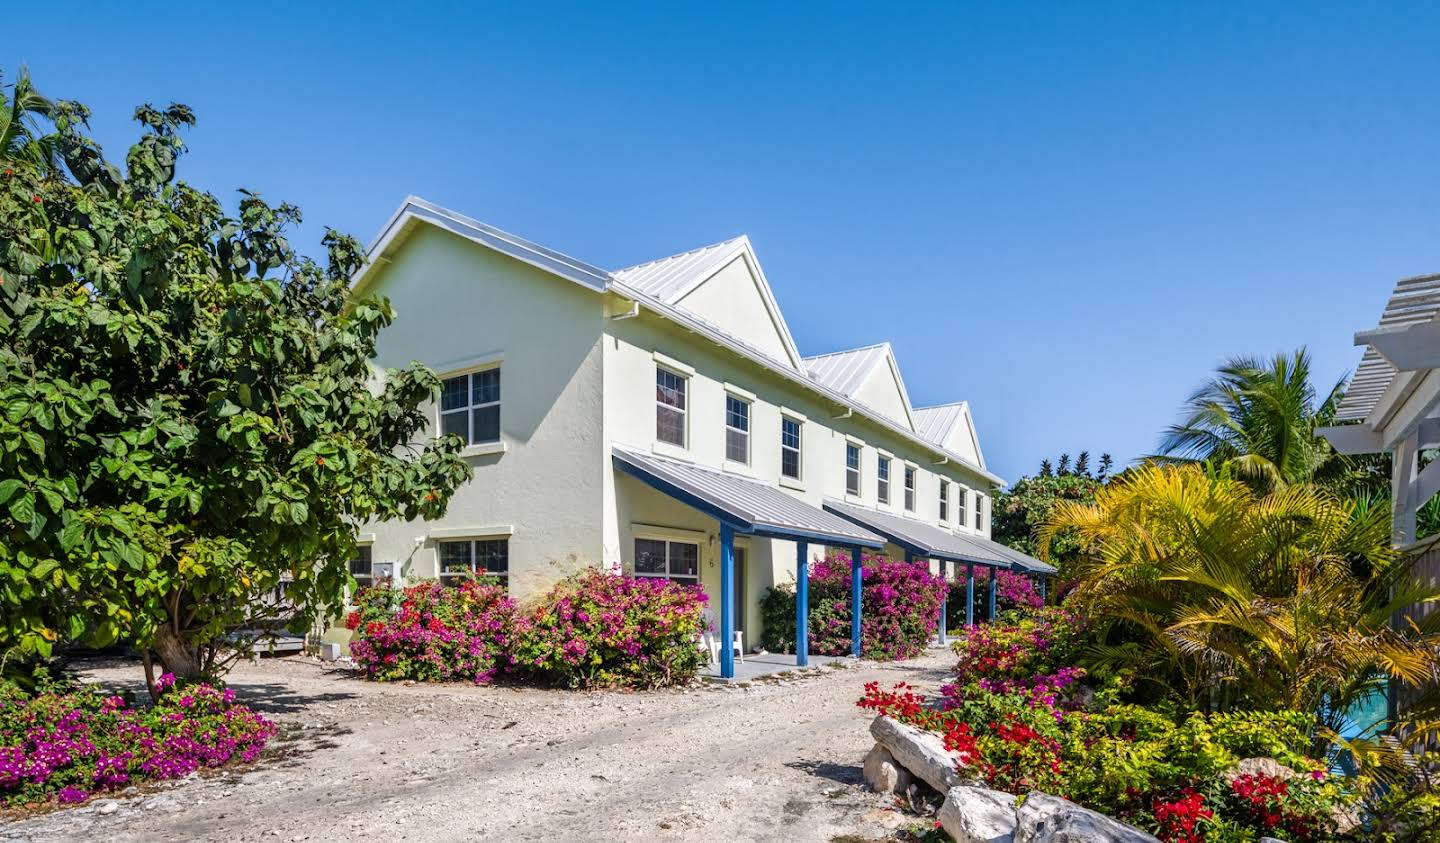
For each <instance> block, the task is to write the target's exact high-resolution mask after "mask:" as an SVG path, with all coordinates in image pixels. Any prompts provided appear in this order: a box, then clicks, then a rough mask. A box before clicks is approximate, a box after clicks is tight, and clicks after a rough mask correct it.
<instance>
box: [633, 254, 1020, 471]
mask: <svg viewBox="0 0 1440 843" xmlns="http://www.w3.org/2000/svg"><path fill="white" fill-rule="evenodd" d="M613 285H614V288H615V291H616V292H618V293H619V294H620V295H622V296H625V297H626V298H630V299H637V300H639V301H642V302H644V303H645V306H646V308H648V309H649V310H651V311H653V312H654V313H655V314H656V315H658V316H661V317H663V318H665V319H668V320H669V321H671V322H674V323H676V324H678V325H679V326H680V327H682V328H684V329H686V330H687V331H690V332H691V333H694V334H699V335H700V336H703V337H705V338H706V339H708V340H710V341H711V342H713V343H715V344H716V345H719V346H721V347H723V348H726V349H728V350H730V351H732V352H734V353H735V354H738V355H740V356H741V357H744V358H746V359H748V360H750V361H751V362H752V363H755V364H756V365H758V366H760V367H762V368H765V369H768V370H770V371H771V372H774V373H775V374H777V375H780V376H781V377H783V378H785V379H786V380H788V381H790V382H791V383H794V384H797V385H799V386H801V387H804V388H805V389H806V390H808V391H810V392H813V393H815V394H817V395H819V396H820V397H822V398H824V399H825V400H827V401H831V402H834V403H836V404H839V405H840V406H841V407H845V408H847V409H850V410H853V411H854V412H855V413H857V414H859V415H861V416H863V417H865V418H866V419H868V420H870V421H872V422H874V423H875V424H878V425H880V426H881V427H883V428H885V429H886V430H889V431H890V432H892V433H894V434H896V435H897V436H900V437H901V438H902V439H904V440H906V441H907V442H911V443H913V444H916V445H919V446H921V447H922V448H924V449H925V450H927V451H929V452H931V453H933V454H937V455H939V456H943V457H949V458H950V459H951V460H952V461H953V462H956V463H959V464H960V465H961V466H964V467H965V468H966V469H968V470H969V471H972V472H974V473H976V474H978V475H980V476H981V477H983V478H985V479H986V480H989V481H990V482H991V483H994V484H995V485H996V486H1000V487H1004V486H1005V485H1006V482H1005V478H1003V477H1001V476H1000V475H998V474H994V473H992V472H990V471H988V470H986V469H985V468H982V467H981V466H978V465H976V464H975V463H973V462H971V461H970V460H967V459H965V458H964V457H962V456H960V455H959V454H955V453H951V452H950V451H949V450H947V449H945V448H944V447H942V446H940V445H937V444H935V443H934V442H931V441H929V440H926V439H922V438H920V436H919V435H918V434H916V433H915V432H914V431H913V430H906V429H905V428H903V427H901V426H900V425H898V424H896V423H895V422H893V421H891V420H890V419H887V418H885V417H884V416H882V415H880V414H879V413H877V412H875V411H874V410H871V409H869V408H868V407H866V406H865V405H863V404H858V403H856V402H854V401H852V400H851V399H850V398H848V397H846V396H845V395H842V394H841V393H839V392H836V391H835V390H833V389H830V388H829V387H826V386H825V385H823V384H820V383H816V382H815V381H813V380H811V379H810V378H807V377H804V376H803V375H801V374H800V373H799V372H795V371H792V370H790V369H789V368H786V367H784V366H777V365H776V363H778V362H779V361H778V360H771V359H770V358H769V357H767V356H766V355H764V354H761V353H759V352H757V351H754V350H752V349H750V348H748V347H746V346H743V345H740V344H738V343H736V342H735V341H734V340H732V339H731V338H730V337H728V336H726V335H725V334H724V333H722V332H720V331H717V330H716V329H714V328H713V327H711V326H710V325H709V324H707V323H705V322H703V321H701V320H699V319H694V318H691V317H690V316H687V315H686V314H685V313H683V312H681V311H679V310H677V309H675V308H673V307H671V306H669V305H667V304H665V303H664V302H662V301H660V300H659V299H656V298H654V297H652V296H649V295H646V294H645V293H642V292H640V291H639V290H637V289H635V288H634V287H630V286H628V285H626V284H625V283H624V282H622V281H619V280H616V281H614V282H613Z"/></svg>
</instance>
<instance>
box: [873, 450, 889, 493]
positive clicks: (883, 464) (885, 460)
mask: <svg viewBox="0 0 1440 843" xmlns="http://www.w3.org/2000/svg"><path fill="white" fill-rule="evenodd" d="M875 496H876V497H877V498H878V499H879V500H880V502H881V503H889V502H890V458H889V457H881V458H880V463H879V465H878V466H877V467H876V469H875Z"/></svg>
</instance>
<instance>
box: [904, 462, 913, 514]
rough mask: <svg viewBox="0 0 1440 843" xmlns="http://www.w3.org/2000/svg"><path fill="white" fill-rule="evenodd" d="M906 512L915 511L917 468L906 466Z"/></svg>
mask: <svg viewBox="0 0 1440 843" xmlns="http://www.w3.org/2000/svg"><path fill="white" fill-rule="evenodd" d="M905 511H906V512H914V511H915V467H914V466H912V465H907V466H905Z"/></svg>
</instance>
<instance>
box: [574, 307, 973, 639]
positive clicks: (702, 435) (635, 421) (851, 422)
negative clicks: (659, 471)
mask: <svg viewBox="0 0 1440 843" xmlns="http://www.w3.org/2000/svg"><path fill="white" fill-rule="evenodd" d="M616 309H619V308H616ZM605 330H606V334H607V336H606V338H605V341H604V343H603V346H604V357H605V362H604V370H605V384H606V388H605V396H604V405H605V434H604V435H605V439H606V441H607V442H610V443H614V444H620V445H624V446H627V447H632V448H638V449H642V450H649V451H652V452H654V453H657V454H660V455H662V456H670V457H676V458H680V459H687V460H693V461H695V462H698V463H700V464H703V465H707V466H710V467H713V468H720V469H723V470H726V471H731V472H734V473H736V474H740V475H743V476H747V477H751V478H754V479H758V480H761V481H764V482H767V483H771V484H776V485H779V486H780V487H781V488H784V489H786V490H787V491H789V492H790V493H791V494H794V495H796V496H798V497H800V498H802V499H803V500H805V501H807V502H809V503H811V504H813V505H815V506H820V505H821V504H822V503H823V501H824V499H825V498H827V497H828V498H845V499H848V500H851V501H853V502H858V503H862V504H864V505H867V506H876V505H877V497H876V492H877V484H876V472H877V466H878V460H879V457H880V455H881V452H882V451H883V452H884V453H886V454H888V455H889V456H891V458H892V463H891V493H890V503H889V505H888V506H886V507H884V508H886V509H889V510H891V511H894V512H903V501H904V492H903V480H904V475H903V466H904V464H905V463H907V462H909V463H911V464H913V465H914V466H915V467H916V469H917V495H916V512H915V517H916V518H917V519H920V520H923V521H926V522H927V523H931V524H936V523H938V516H939V499H938V494H939V483H940V479H941V477H945V478H946V479H948V480H950V481H951V482H952V483H954V484H955V485H954V486H952V498H951V508H950V519H949V525H948V526H949V527H950V528H952V529H955V528H958V529H960V530H961V531H962V532H969V533H975V531H974V529H973V526H974V522H973V520H972V519H973V515H972V516H971V518H967V520H966V523H965V524H964V525H963V526H960V525H958V524H957V510H956V500H957V499H958V494H959V491H960V490H961V489H967V490H968V489H975V488H977V487H979V488H983V487H985V486H986V483H985V481H984V480H983V478H981V477H980V476H979V475H977V474H975V473H974V472H972V471H970V470H969V469H967V468H965V467H964V466H962V465H960V464H958V463H949V464H947V465H937V464H936V463H935V459H934V457H933V456H931V455H930V454H928V453H926V452H925V450H924V449H922V448H920V447H918V446H916V445H914V444H912V443H910V442H908V441H906V440H905V439H903V438H902V437H900V436H897V435H896V434H894V433H893V432H891V431H889V430H887V429H885V428H884V427H882V426H880V425H877V424H875V423H873V422H870V421H867V420H865V419H863V418H861V417H859V416H853V415H852V416H851V417H849V418H836V416H837V415H842V414H843V411H842V410H841V409H840V408H839V407H838V406H836V405H834V404H832V403H829V402H826V401H824V400H823V399H820V398H819V397H818V396H815V395H813V393H810V392H809V391H808V390H804V389H802V388H800V387H798V386H796V385H794V384H792V383H788V382H787V381H786V380H785V379H783V378H781V377H780V376H778V375H776V374H775V373H773V372H770V371H768V370H767V369H764V368H762V367H761V366H759V365H756V364H754V363H751V362H749V361H747V360H745V359H743V358H740V357H738V356H737V355H735V354H733V353H731V352H730V351H728V350H727V349H723V348H721V347H719V346H716V345H714V344H711V343H708V342H706V341H704V340H702V339H700V338H698V337H696V336H695V335H693V334H689V333H687V332H685V331H683V330H681V329H680V328H678V327H676V326H674V325H673V324H672V323H670V322H668V321H666V320H663V319H661V318H660V317H657V316H655V315H653V314H649V313H645V312H642V314H641V316H639V317H637V318H632V319H624V320H610V321H609V322H607V324H606V326H605ZM657 366H663V367H665V368H669V369H672V370H675V371H677V372H678V373H680V374H682V375H686V376H687V377H688V386H687V403H688V410H687V419H686V423H687V445H686V447H685V448H676V447H675V446H672V445H669V444H668V443H663V442H659V441H657V440H656V438H655V413H656V410H655V406H656V405H655V370H656V367H657ZM727 394H735V395H737V396H739V397H742V398H744V399H746V400H749V401H750V402H751V409H750V461H749V463H748V464H735V463H731V462H729V461H727V460H726V459H725V424H724V413H725V398H726V395H727ZM782 413H785V414H789V415H792V416H796V417H800V418H802V419H803V420H804V424H803V426H802V442H803V446H802V453H801V480H800V481H799V482H798V483H796V482H793V481H790V480H788V479H784V478H781V476H780V421H781V416H782ZM852 441H855V442H859V443H860V444H861V489H860V495H859V496H858V497H855V496H847V495H846V494H845V446H846V444H847V442H852ZM605 500H606V503H605V505H604V506H603V508H602V509H603V513H604V525H603V529H604V535H605V539H604V548H605V550H604V554H605V560H606V562H607V563H618V564H620V565H622V566H623V567H624V568H625V569H627V570H630V569H632V567H633V564H634V550H633V548H634V538H635V535H636V533H637V531H638V532H644V533H647V534H652V533H654V532H655V531H656V530H660V531H663V530H664V529H666V528H669V529H673V530H679V531H695V532H696V534H698V535H703V537H704V544H703V545H702V548H701V567H702V582H703V583H704V585H705V586H706V589H707V591H708V593H709V594H711V595H712V603H713V604H715V605H716V606H717V607H718V597H717V595H718V586H719V580H718V573H717V571H718V567H717V566H718V524H717V522H715V521H714V520H713V519H710V518H708V517H707V516H703V515H701V514H700V513H698V512H696V511H695V510H693V509H690V508H689V507H687V506H685V505H683V504H680V503H678V502H676V501H674V500H672V499H670V498H668V497H666V496H664V495H662V494H660V493H658V492H655V491H653V490H651V489H650V488H649V487H647V486H645V485H644V484H643V483H640V482H639V481H637V480H635V479H633V478H631V477H628V476H626V475H621V474H619V473H618V472H615V471H613V470H612V471H610V472H607V474H606V478H605ZM969 500H970V504H969V505H972V506H973V494H972V495H971V497H970V498H969ZM967 514H968V513H967ZM637 525H643V526H637ZM748 541H749V547H750V548H751V550H750V556H749V563H748V570H747V576H746V581H745V588H746V592H747V593H746V594H745V595H744V598H745V602H746V607H745V611H746V613H747V615H748V616H749V618H751V619H754V618H756V617H757V616H758V608H757V604H758V601H759V600H760V598H761V597H763V596H764V593H765V591H764V590H765V587H767V586H770V585H775V584H779V583H788V582H793V581H794V571H795V549H794V545H793V544H792V543H790V542H784V541H777V540H769V539H756V538H751V539H749V540H748ZM890 551H891V552H892V553H893V554H894V555H896V556H897V557H899V556H903V552H901V551H900V550H899V549H898V548H893V547H892V548H890ZM823 553H824V548H822V547H818V546H817V547H812V548H811V556H812V557H817V556H819V555H821V554H823ZM747 626H748V627H749V630H748V631H749V634H750V635H751V636H752V640H753V637H754V636H755V635H757V634H758V623H756V622H755V621H754V620H751V621H750V622H749V623H748V624H747Z"/></svg>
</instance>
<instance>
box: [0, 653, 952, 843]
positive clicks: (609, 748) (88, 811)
mask: <svg viewBox="0 0 1440 843" xmlns="http://www.w3.org/2000/svg"><path fill="white" fill-rule="evenodd" d="M951 661H952V657H951V656H949V655H948V654H946V653H944V652H937V651H932V653H931V654H928V655H926V656H923V657H921V658H919V659H915V660H912V661H909V662H905V663H901V664H889V665H880V664H874V663H869V662H862V663H860V664H859V665H856V666H853V667H849V668H846V669H828V670H825V671H823V672H819V673H817V674H812V675H809V676H806V677H803V678H797V679H789V680H783V681H773V682H766V681H761V682H755V683H752V684H750V685H749V686H748V687H726V686H715V685H703V686H700V687H697V688H692V689H689V690H668V691H658V692H648V693H633V694H630V693H611V692H607V693H574V692H565V691H554V690H542V689H534V688H503V687H501V688H476V687H469V686H461V685H440V686H435V685H422V684H413V685H397V684H377V683H371V682H365V681H363V680H359V679H355V678H353V677H352V676H351V675H350V674H349V673H348V672H347V671H345V670H344V669H341V668H339V667H337V666H336V665H332V664H324V663H320V662H317V661H313V660H310V659H306V658H286V659H264V660H261V661H260V662H258V663H254V664H248V663H247V664H241V665H240V666H238V667H237V668H236V669H235V670H234V671H233V672H232V673H231V675H230V679H229V681H230V686H231V687H232V688H234V689H235V690H236V692H237V693H238V694H239V696H240V698H241V699H242V701H244V702H247V703H249V704H250V705H252V706H254V707H255V708H257V709H258V710H260V711H262V712H264V713H266V715H267V716H270V717H272V718H273V719H275V720H276V721H277V722H279V723H281V724H282V727H283V729H284V732H283V734H282V738H281V739H280V740H277V741H276V742H275V744H274V746H275V748H276V750H277V751H276V752H273V753H271V754H270V757H268V758H267V759H266V760H264V761H263V762H261V763H259V764H257V765H254V766H251V767H249V768H245V769H243V770H227V771H221V772H219V773H217V774H214V775H208V776H203V775H197V776H191V777H190V778H188V779H186V780H183V781H180V782H176V783H172V784H166V785H162V786H159V787H157V788H152V789H147V791H146V792H144V793H134V794H130V795H123V794H122V795H119V796H117V797H114V798H106V799H97V800H94V801H92V802H91V803H89V804H87V805H85V806H82V807H78V808H71V809H66V810H59V811H54V812H51V813H48V814H43V815H40V816H32V817H28V818H23V819H18V820H13V821H10V822H4V821H0V840H4V841H35V843H39V841H59V840H67V841H68V840H95V841H100V840H105V841H170V840H176V841H179V840H184V841H191V840H224V841H250V840H255V841H272V840H289V841H301V840H314V841H358V840H405V841H451V840H456V841H458V840H501V839H503V840H507V841H511V840H517V841H518V840H547V841H548V840H659V841H668V840H725V841H736V840H787V841H790V840H794V841H805V840H816V841H830V840H834V839H836V838H844V839H846V840H865V839H886V838H890V837H892V836H893V835H894V833H895V830H896V829H897V828H898V827H900V826H901V825H903V824H905V823H906V822H908V821H909V820H907V818H906V817H905V816H904V815H903V814H900V813H899V812H897V811H895V810H893V809H892V807H891V805H892V802H891V798H890V797H886V796H881V795H878V794H873V793H870V792H869V791H867V790H866V789H865V787H864V784H863V779H862V777H861V772H860V765H861V763H862V761H863V759H864V757H865V753H866V752H867V751H868V750H869V749H870V747H871V745H872V744H873V738H872V737H871V736H870V733H869V730H868V728H867V727H868V725H869V722H870V720H871V719H872V717H873V714H872V713H870V712H866V711H863V710H861V709H859V708H857V707H856V705H855V701H856V700H857V699H858V698H859V697H860V695H861V693H862V691H863V687H864V684H865V683H866V682H870V681H876V680H878V681H880V682H881V683H882V684H886V685H888V684H889V683H892V682H897V681H902V680H903V681H907V682H911V683H912V684H915V685H918V686H920V687H922V688H926V689H930V690H933V689H934V688H935V687H937V686H938V685H939V683H940V682H941V681H942V679H943V678H944V674H945V669H946V668H948V667H949V666H950V664H951ZM85 676H86V678H87V679H88V680H94V681H101V682H105V683H107V684H109V685H112V686H129V687H131V688H134V689H135V690H137V691H139V690H140V689H141V688H142V683H141V672H140V668H139V666H138V665H135V664H131V663H122V662H108V663H99V664H96V665H92V666H89V667H88V668H87V669H86V671H85Z"/></svg>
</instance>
